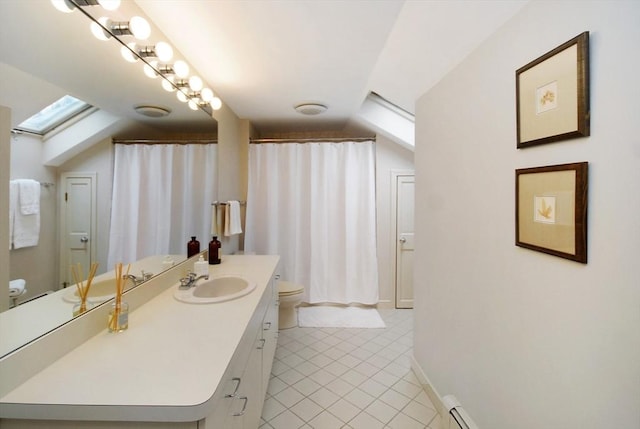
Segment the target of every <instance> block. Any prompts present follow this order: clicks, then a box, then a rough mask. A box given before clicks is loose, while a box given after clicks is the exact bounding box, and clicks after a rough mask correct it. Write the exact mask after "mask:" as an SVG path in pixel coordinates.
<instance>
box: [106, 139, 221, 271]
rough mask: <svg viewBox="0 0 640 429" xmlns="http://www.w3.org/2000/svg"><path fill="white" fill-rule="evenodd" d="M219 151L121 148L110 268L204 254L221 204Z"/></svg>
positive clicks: (118, 147) (194, 146)
mask: <svg viewBox="0 0 640 429" xmlns="http://www.w3.org/2000/svg"><path fill="white" fill-rule="evenodd" d="M216 165H217V145H215V144H116V145H115V163H114V172H113V198H112V206H111V229H110V232H109V255H108V265H109V267H113V266H114V264H116V263H118V262H122V263H129V262H134V261H136V260H139V259H141V258H144V257H147V256H152V255H163V254H186V246H187V241H188V240H189V239H190V237H191V236H196V237H197V238H198V240H199V241H200V247H201V249H204V246H205V245H206V244H207V243H208V240H209V239H210V237H209V234H210V230H211V203H212V202H214V201H216V200H217V198H216V197H217V189H218V186H217V174H216Z"/></svg>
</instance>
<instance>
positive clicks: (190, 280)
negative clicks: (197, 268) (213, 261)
mask: <svg viewBox="0 0 640 429" xmlns="http://www.w3.org/2000/svg"><path fill="white" fill-rule="evenodd" d="M200 279H205V280H209V274H203V275H201V276H198V275H197V274H196V273H188V274H187V277H184V278H181V279H180V289H189V288H192V287H194V286H195V285H196V283H197V282H198V280H200Z"/></svg>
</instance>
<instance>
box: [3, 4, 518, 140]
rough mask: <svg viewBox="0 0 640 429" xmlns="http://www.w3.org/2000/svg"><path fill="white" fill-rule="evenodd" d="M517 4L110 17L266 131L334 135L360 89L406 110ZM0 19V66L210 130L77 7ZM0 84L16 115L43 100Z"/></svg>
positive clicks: (199, 10) (168, 7) (170, 9)
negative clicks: (318, 110)
mask: <svg viewBox="0 0 640 429" xmlns="http://www.w3.org/2000/svg"><path fill="white" fill-rule="evenodd" d="M524 4H526V1H525V0H511V1H504V0H484V1H465V0H442V1H440V0H432V1H377V0H371V1H356V0H353V1H351V0H343V1H321V0H308V1H275V0H273V1H260V0H247V1H230V0H217V1H183V0H137V1H135V2H132V1H129V2H127V1H124V2H123V6H122V7H121V11H120V12H119V13H121V14H122V15H123V19H126V16H124V15H127V14H128V16H132V15H131V13H136V14H142V15H146V16H147V17H148V18H150V20H151V21H152V23H153V28H152V30H153V31H152V39H153V40H150V41H152V42H156V41H159V40H167V41H169V42H170V43H171V44H172V45H173V46H174V47H175V48H176V51H177V53H178V56H179V57H182V58H184V59H186V61H187V62H188V63H189V64H190V65H191V66H192V69H193V70H195V72H196V73H197V74H199V75H200V76H201V77H202V78H203V79H204V81H205V82H206V83H207V84H208V85H210V86H211V88H212V89H213V90H214V91H215V92H216V93H217V95H219V96H220V97H221V98H222V100H223V102H224V103H226V104H227V105H228V106H229V107H230V108H231V109H232V110H233V111H234V112H235V113H236V114H237V115H238V116H239V117H240V118H243V119H249V120H250V121H251V123H252V124H254V126H255V127H256V128H257V129H258V130H259V131H264V132H269V131H271V130H277V129H282V128H285V127H298V128H307V129H333V130H340V129H342V128H344V127H345V126H347V124H348V123H349V121H351V119H352V118H353V117H354V116H355V115H356V114H357V112H358V110H359V109H360V107H361V105H362V103H363V102H364V100H365V98H366V96H367V94H368V93H369V92H370V91H375V92H377V93H378V94H380V95H382V96H383V97H385V98H386V99H388V100H390V101H391V102H393V103H395V104H397V105H399V106H400V107H402V108H403V109H405V110H407V111H410V112H413V108H414V104H415V101H416V99H417V98H418V97H420V96H421V95H422V94H423V93H425V92H426V91H428V89H429V88H430V87H431V86H432V85H434V84H435V83H437V82H438V81H439V80H440V79H441V78H442V76H443V75H444V74H446V73H447V72H448V71H450V70H451V69H452V68H453V67H455V65H456V64H458V63H459V62H460V61H461V60H462V59H463V58H464V57H465V56H466V55H468V54H469V53H470V52H471V51H472V50H473V49H474V48H475V47H476V46H478V45H479V44H480V43H481V42H482V41H483V40H484V39H485V38H486V37H487V36H489V35H490V34H491V33H492V32H493V31H495V29H497V27H499V26H500V25H502V24H503V23H504V22H505V21H506V20H508V19H509V18H510V17H511V16H513V15H514V14H515V13H517V12H518V11H519V10H520V8H522V7H523V5H524ZM90 9H91V12H92V13H93V14H99V13H100V11H99V10H98V7H92V8H90ZM0 15H1V16H3V17H4V20H3V26H0V61H1V62H3V63H5V64H7V65H9V66H11V67H14V68H16V69H18V70H20V71H22V72H24V73H27V74H30V75H32V76H33V77H35V78H37V79H40V80H42V81H44V82H47V83H48V84H51V85H53V86H55V87H58V88H60V89H61V91H64V92H67V93H70V94H72V95H75V96H77V97H79V98H82V99H84V100H86V101H88V102H90V103H92V104H94V105H96V106H97V107H100V108H101V109H104V110H106V111H107V112H109V113H111V114H114V115H116V116H123V117H128V118H130V119H133V120H136V121H141V120H142V121H146V123H147V124H148V125H150V126H152V127H160V128H161V127H165V128H171V127H174V128H177V129H180V128H182V129H184V128H185V127H189V129H198V127H200V126H202V128H203V129H204V130H207V129H210V127H211V121H212V119H211V118H210V117H207V116H206V115H205V114H203V112H191V111H189V109H187V108H186V106H185V105H184V104H180V103H178V102H177V101H176V100H175V96H174V95H172V94H169V93H165V92H164V91H162V90H161V89H160V88H159V83H158V82H157V81H152V80H150V79H148V78H146V77H144V75H143V74H142V71H141V68H142V66H141V65H140V64H128V63H125V62H124V61H123V60H122V59H121V58H120V55H119V52H118V50H119V46H117V44H116V43H115V42H113V41H110V42H99V41H97V40H96V39H94V38H93V37H92V36H91V35H90V33H89V31H88V28H87V27H88V21H87V19H86V18H85V17H83V16H81V14H80V13H79V12H77V11H76V12H74V13H72V14H62V13H60V12H58V11H56V10H55V9H54V8H53V7H52V6H51V4H50V2H49V1H48V0H29V1H24V0H2V1H0ZM26 29H29V30H28V31H27V30H26ZM35 29H37V31H35ZM112 42H113V43H112ZM7 84H8V83H7V81H6V80H5V79H2V82H0V85H1V86H0V104H4V105H9V106H10V107H15V106H17V105H18V104H20V105H23V106H27V107H20V108H16V111H20V112H30V113H35V112H36V111H38V110H39V109H40V108H42V107H43V105H44V101H45V100H43V99H41V98H40V97H39V96H38V93H36V92H32V91H29V86H25V87H24V89H23V92H24V93H25V94H26V95H25V96H24V97H22V98H21V99H19V100H15V99H14V96H11V97H9V96H8V95H7V94H8V93H10V91H8V90H7V87H6V85H7ZM12 85H14V86H18V85H19V83H16V82H12ZM310 101H311V102H320V103H324V104H326V105H327V106H328V107H329V109H328V111H327V112H326V113H324V114H322V115H318V116H316V117H312V118H308V117H302V116H301V115H299V114H297V113H296V112H295V111H294V110H293V107H294V106H295V105H296V104H298V103H302V102H310ZM143 103H149V104H157V105H161V106H167V107H170V108H171V109H172V110H173V112H172V114H171V115H170V116H169V117H167V118H166V119H164V120H162V121H159V120H148V119H146V118H141V117H140V116H139V115H137V114H136V113H135V112H134V111H133V106H134V105H137V104H143ZM21 119H24V118H21ZM198 124H204V125H198Z"/></svg>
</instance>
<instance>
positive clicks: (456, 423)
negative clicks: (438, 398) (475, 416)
mask: <svg viewBox="0 0 640 429" xmlns="http://www.w3.org/2000/svg"><path fill="white" fill-rule="evenodd" d="M442 403H443V404H444V406H445V409H446V410H447V412H448V413H449V421H448V422H447V423H445V426H444V428H445V429H479V428H478V426H477V425H476V424H475V422H474V421H473V420H472V419H471V417H470V416H469V414H467V412H466V411H465V409H464V408H462V406H461V405H460V402H459V401H458V399H457V398H456V397H455V396H453V395H447V396H445V397H444V398H442Z"/></svg>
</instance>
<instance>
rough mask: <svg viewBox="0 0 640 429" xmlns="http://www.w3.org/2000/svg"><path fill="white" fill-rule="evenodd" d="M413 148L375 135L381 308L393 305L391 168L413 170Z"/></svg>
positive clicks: (393, 258) (393, 264)
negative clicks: (411, 149)
mask: <svg viewBox="0 0 640 429" xmlns="http://www.w3.org/2000/svg"><path fill="white" fill-rule="evenodd" d="M413 169H414V166H413V152H412V151H410V150H408V149H405V148H403V147H401V146H400V145H398V144H397V143H394V142H392V141H391V140H389V139H387V138H386V137H383V136H381V135H378V136H376V234H377V242H378V245H377V253H378V285H379V297H380V298H379V303H378V307H380V308H394V307H395V258H396V255H395V248H396V243H395V237H393V235H392V234H393V232H394V231H395V228H394V225H393V222H392V218H393V213H392V204H391V194H392V186H394V185H395V183H392V182H391V179H392V177H391V172H392V171H398V170H402V171H413Z"/></svg>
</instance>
